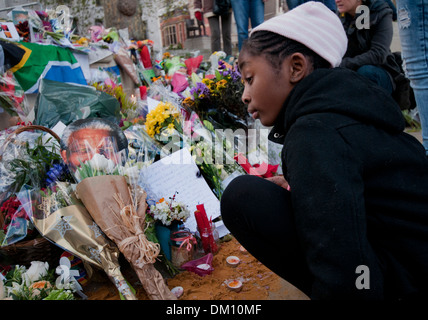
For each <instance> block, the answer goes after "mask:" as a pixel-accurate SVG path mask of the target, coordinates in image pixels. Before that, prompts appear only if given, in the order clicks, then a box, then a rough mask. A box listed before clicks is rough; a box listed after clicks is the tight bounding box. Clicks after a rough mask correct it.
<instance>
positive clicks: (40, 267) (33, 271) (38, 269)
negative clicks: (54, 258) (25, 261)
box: [22, 261, 49, 287]
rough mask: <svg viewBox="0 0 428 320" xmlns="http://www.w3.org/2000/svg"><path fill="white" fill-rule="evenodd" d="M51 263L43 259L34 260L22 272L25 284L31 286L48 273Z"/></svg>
mask: <svg viewBox="0 0 428 320" xmlns="http://www.w3.org/2000/svg"><path fill="white" fill-rule="evenodd" d="M48 270H49V263H47V262H41V261H32V262H31V266H30V268H29V269H28V270H27V271H26V272H25V273H23V274H22V279H24V281H25V284H26V285H27V286H28V287H29V286H31V285H32V284H33V283H34V282H36V281H38V280H39V279H40V278H41V277H43V276H45V275H47V274H48Z"/></svg>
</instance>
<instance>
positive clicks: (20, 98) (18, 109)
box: [0, 66, 31, 122]
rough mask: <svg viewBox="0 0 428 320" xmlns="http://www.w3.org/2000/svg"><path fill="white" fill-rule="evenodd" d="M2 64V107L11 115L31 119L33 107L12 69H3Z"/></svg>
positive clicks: (0, 74)
mask: <svg viewBox="0 0 428 320" xmlns="http://www.w3.org/2000/svg"><path fill="white" fill-rule="evenodd" d="M2 67H3V66H0V107H1V108H3V109H4V110H6V111H7V112H8V113H9V114H10V115H11V116H19V117H20V119H21V120H22V121H24V122H27V121H28V119H29V117H28V116H29V114H30V112H31V108H30V106H29V103H28V101H27V98H26V96H25V92H24V90H23V89H22V87H21V86H20V84H19V83H18V81H17V80H16V78H15V76H14V75H13V73H12V72H11V71H3V70H1V68H2Z"/></svg>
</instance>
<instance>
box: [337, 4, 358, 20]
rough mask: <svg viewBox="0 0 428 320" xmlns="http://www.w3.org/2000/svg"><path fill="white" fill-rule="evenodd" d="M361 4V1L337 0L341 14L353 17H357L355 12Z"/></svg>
mask: <svg viewBox="0 0 428 320" xmlns="http://www.w3.org/2000/svg"><path fill="white" fill-rule="evenodd" d="M361 4H362V2H361V0H336V6H337V10H338V11H339V12H340V13H348V14H350V15H351V16H355V11H356V10H357V7H358V6H359V5H361Z"/></svg>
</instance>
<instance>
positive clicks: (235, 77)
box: [230, 69, 241, 81]
mask: <svg viewBox="0 0 428 320" xmlns="http://www.w3.org/2000/svg"><path fill="white" fill-rule="evenodd" d="M230 77H231V78H232V80H233V81H238V80H241V73H239V71H238V70H236V69H233V70H232V72H231V74H230Z"/></svg>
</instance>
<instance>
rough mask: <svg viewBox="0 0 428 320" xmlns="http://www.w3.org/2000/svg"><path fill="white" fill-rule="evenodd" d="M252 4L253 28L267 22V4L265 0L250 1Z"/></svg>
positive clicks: (251, 17)
mask: <svg viewBox="0 0 428 320" xmlns="http://www.w3.org/2000/svg"><path fill="white" fill-rule="evenodd" d="M248 1H249V2H250V21H251V28H255V27H257V26H258V25H259V24H261V23H263V22H264V21H265V3H264V1H263V0H248Z"/></svg>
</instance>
